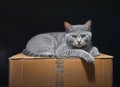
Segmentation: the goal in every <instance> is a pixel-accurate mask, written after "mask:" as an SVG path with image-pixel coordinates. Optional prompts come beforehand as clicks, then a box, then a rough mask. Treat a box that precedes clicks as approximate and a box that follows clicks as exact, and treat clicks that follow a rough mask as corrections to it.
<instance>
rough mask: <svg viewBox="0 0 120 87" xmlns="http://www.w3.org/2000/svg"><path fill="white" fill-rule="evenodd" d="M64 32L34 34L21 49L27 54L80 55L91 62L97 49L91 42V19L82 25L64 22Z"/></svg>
mask: <svg viewBox="0 0 120 87" xmlns="http://www.w3.org/2000/svg"><path fill="white" fill-rule="evenodd" d="M64 27H65V29H66V32H51V33H44V34H39V35H36V36H34V37H33V38H32V39H30V40H29V41H28V43H27V45H26V48H25V49H24V50H23V53H24V54H26V55H29V56H55V57H58V58H61V57H65V58H67V57H80V58H83V59H84V60H86V61H87V62H89V63H91V62H93V61H94V56H97V55H99V54H100V53H99V51H98V49H97V48H96V47H94V46H92V44H91V38H92V33H91V20H89V21H87V22H86V23H85V24H82V25H71V24H70V23H68V22H64Z"/></svg>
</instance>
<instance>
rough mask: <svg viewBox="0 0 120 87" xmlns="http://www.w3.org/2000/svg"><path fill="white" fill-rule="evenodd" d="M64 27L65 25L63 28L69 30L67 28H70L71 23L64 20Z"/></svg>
mask: <svg viewBox="0 0 120 87" xmlns="http://www.w3.org/2000/svg"><path fill="white" fill-rule="evenodd" d="M64 27H65V29H66V32H69V29H70V27H71V24H70V23H68V22H64Z"/></svg>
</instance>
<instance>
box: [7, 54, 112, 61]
mask: <svg viewBox="0 0 120 87" xmlns="http://www.w3.org/2000/svg"><path fill="white" fill-rule="evenodd" d="M70 58H71V59H73V58H75V57H70ZM70 58H66V59H70ZM76 58H78V57H76ZM112 58H113V56H111V55H107V54H103V53H101V54H100V55H99V56H96V57H95V59H112ZM9 59H13V60H17V59H57V58H56V57H33V56H27V55H24V54H23V53H18V54H16V55H13V56H12V57H10V58H9Z"/></svg>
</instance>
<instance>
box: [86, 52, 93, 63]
mask: <svg viewBox="0 0 120 87" xmlns="http://www.w3.org/2000/svg"><path fill="white" fill-rule="evenodd" d="M86 61H87V62H88V63H93V62H94V57H93V56H92V55H91V54H89V56H88V58H87V60H86Z"/></svg>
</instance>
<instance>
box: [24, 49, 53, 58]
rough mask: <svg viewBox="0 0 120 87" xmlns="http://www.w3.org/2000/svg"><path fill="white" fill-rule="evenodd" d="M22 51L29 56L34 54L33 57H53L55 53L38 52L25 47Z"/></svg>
mask: <svg viewBox="0 0 120 87" xmlns="http://www.w3.org/2000/svg"><path fill="white" fill-rule="evenodd" d="M22 53H23V54H25V55H27V56H33V57H53V56H54V55H53V54H43V53H39V54H36V53H33V52H30V51H28V50H26V49H24V50H23V51H22Z"/></svg>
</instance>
